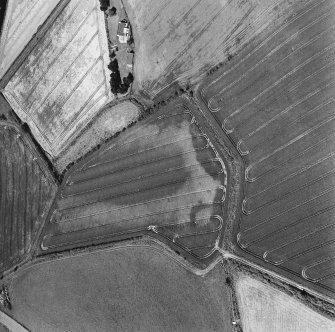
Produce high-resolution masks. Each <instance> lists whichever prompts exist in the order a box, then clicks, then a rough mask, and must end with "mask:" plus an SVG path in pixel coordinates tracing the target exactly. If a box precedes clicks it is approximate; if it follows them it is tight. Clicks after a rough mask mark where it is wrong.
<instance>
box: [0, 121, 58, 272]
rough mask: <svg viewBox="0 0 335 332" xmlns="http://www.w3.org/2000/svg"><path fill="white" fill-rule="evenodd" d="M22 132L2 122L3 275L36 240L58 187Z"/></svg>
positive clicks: (0, 258) (0, 226) (0, 246)
mask: <svg viewBox="0 0 335 332" xmlns="http://www.w3.org/2000/svg"><path fill="white" fill-rule="evenodd" d="M38 158H39V157H38V156H37V154H36V151H35V150H34V148H33V147H32V144H31V143H29V142H28V141H27V139H26V138H25V137H23V136H22V134H21V133H20V132H19V130H18V129H17V128H16V127H14V126H11V125H8V124H6V123H4V122H0V181H1V186H0V274H1V273H3V272H4V271H5V270H7V269H9V268H11V267H12V266H13V265H14V264H17V263H19V262H21V261H22V259H23V258H24V257H25V256H26V255H27V253H28V252H29V250H30V249H31V246H32V244H33V243H34V241H36V236H37V235H38V232H39V231H40V228H41V225H42V224H43V221H44V219H45V217H46V216H47V213H48V209H49V208H50V205H51V201H52V199H53V197H54V196H55V191H56V186H55V183H54V182H53V181H52V180H51V178H50V175H49V174H47V172H48V170H47V168H46V167H45V166H44V167H43V166H42V165H41V164H40V163H39V161H38Z"/></svg>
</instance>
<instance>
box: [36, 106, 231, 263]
mask: <svg viewBox="0 0 335 332" xmlns="http://www.w3.org/2000/svg"><path fill="white" fill-rule="evenodd" d="M187 107H188V105H187V104H186V103H184V102H181V101H180V103H178V102H176V103H174V104H172V105H169V106H167V108H166V109H165V110H163V111H162V112H160V113H159V114H157V115H155V116H154V117H151V118H150V119H148V121H145V122H139V123H138V124H137V125H136V126H134V127H132V128H131V129H128V130H127V131H126V132H125V133H124V134H121V135H120V136H119V137H118V138H117V139H116V140H112V141H111V142H109V143H107V144H105V145H104V146H103V147H102V149H101V150H99V151H97V152H96V153H94V154H93V155H89V156H88V157H87V158H85V159H84V160H83V161H82V162H81V163H80V164H78V165H76V166H75V167H74V168H73V169H71V170H70V173H69V174H68V177H67V178H66V179H65V180H64V182H63V185H62V188H61V190H60V193H59V196H58V199H57V202H56V204H55V206H54V210H53V212H52V216H51V219H50V221H49V223H48V225H47V228H46V229H45V233H44V239H43V241H42V250H43V251H44V252H48V251H49V252H51V251H55V250H62V249H63V250H64V249H69V248H73V247H76V246H78V245H79V246H80V245H82V246H83V245H89V244H92V243H96V242H108V241H111V240H113V239H114V240H115V239H117V238H118V237H119V236H121V235H122V236H125V237H127V236H128V237H130V236H134V235H133V234H135V233H138V234H143V233H148V231H147V228H148V226H155V227H156V231H155V232H153V231H151V232H149V234H152V235H154V236H159V237H160V238H162V239H163V240H164V239H165V240H167V241H169V243H171V244H172V245H174V246H176V247H177V248H179V249H178V250H185V251H186V252H188V253H190V254H191V255H193V256H194V257H196V258H198V259H200V260H201V259H205V258H207V257H209V256H210V255H211V254H212V253H213V252H214V246H215V243H216V242H217V241H218V240H219V238H220V235H221V232H222V230H223V229H224V225H225V223H224V220H223V205H224V201H225V192H226V184H227V175H226V168H225V165H224V163H223V161H222V160H221V159H220V157H219V156H218V155H217V152H216V151H215V150H214V149H213V147H212V146H211V145H210V141H209V139H208V137H207V136H206V135H204V133H203V132H202V131H201V129H200V127H199V126H198V124H197V123H196V122H195V121H194V115H193V114H192V112H191V111H190V109H188V108H187Z"/></svg>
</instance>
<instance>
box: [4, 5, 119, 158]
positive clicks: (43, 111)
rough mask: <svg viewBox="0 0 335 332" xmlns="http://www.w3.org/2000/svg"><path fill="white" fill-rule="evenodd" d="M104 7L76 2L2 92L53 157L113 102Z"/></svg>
mask: <svg viewBox="0 0 335 332" xmlns="http://www.w3.org/2000/svg"><path fill="white" fill-rule="evenodd" d="M99 7H100V4H99V1H98V0H83V1H79V0H71V1H70V2H69V3H68V4H67V6H66V7H65V8H64V9H63V10H62V11H61V12H60V13H59V15H58V17H57V18H56V20H55V21H54V22H53V23H52V24H51V26H50V27H49V28H48V30H47V32H46V33H45V34H44V35H43V36H41V37H40V39H39V40H38V42H37V44H36V45H35V46H34V47H33V48H32V49H31V50H30V53H29V54H27V57H26V58H25V60H24V62H23V63H22V65H21V66H20V67H19V68H18V70H17V71H16V73H15V74H14V76H13V77H11V79H10V80H9V82H8V84H7V85H6V87H5V89H4V91H3V93H4V95H5V97H6V99H7V100H8V101H9V103H10V105H11V106H12V108H13V109H14V111H15V112H16V114H17V115H18V116H19V117H20V118H21V120H22V121H24V122H27V123H28V124H29V126H30V128H31V131H32V133H33V134H34V136H35V138H36V140H37V141H38V142H39V143H40V144H41V146H42V147H43V149H44V150H46V151H47V152H48V153H49V155H50V156H51V158H53V157H56V156H58V155H59V153H60V152H61V151H63V150H64V148H66V147H67V146H68V145H69V144H70V143H71V139H74V137H75V133H78V132H80V131H81V129H82V128H83V127H85V126H86V125H87V123H89V122H90V120H91V118H92V117H94V116H95V115H96V114H97V112H98V111H99V109H100V108H101V107H102V106H103V105H105V104H106V103H107V102H108V101H111V100H112V99H113V96H112V94H111V92H110V87H109V71H108V69H107V65H108V63H109V51H108V45H107V36H106V29H105V22H104V15H103V13H102V12H101V11H100V9H99ZM70 138H71V139H70Z"/></svg>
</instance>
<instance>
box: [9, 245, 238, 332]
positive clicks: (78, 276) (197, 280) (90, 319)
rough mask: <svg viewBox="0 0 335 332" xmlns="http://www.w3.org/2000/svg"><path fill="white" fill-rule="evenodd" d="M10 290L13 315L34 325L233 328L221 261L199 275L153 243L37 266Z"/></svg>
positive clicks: (106, 328)
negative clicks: (151, 245) (210, 269)
mask: <svg viewBox="0 0 335 332" xmlns="http://www.w3.org/2000/svg"><path fill="white" fill-rule="evenodd" d="M10 293H11V297H12V304H13V309H12V311H11V313H10V314H11V315H12V316H13V317H14V318H15V319H16V320H17V321H19V322H22V323H24V324H25V326H26V327H27V328H28V329H29V330H30V331H34V332H39V331H41V332H49V331H50V332H51V331H52V332H54V331H73V332H75V331H78V332H79V331H80V332H85V331H87V332H93V331H143V332H150V331H153V332H159V331H164V332H170V331H180V332H186V331H190V332H191V331H192V332H196V331H199V332H200V331H208V332H209V331H220V332H228V331H232V325H231V321H232V318H231V300H230V297H231V294H230V292H229V288H228V287H227V285H226V284H225V274H224V272H223V270H222V267H221V266H220V265H217V266H216V268H215V269H214V270H212V271H211V272H209V273H208V274H207V275H206V276H205V277H199V276H196V275H194V274H193V273H192V272H189V271H187V270H186V269H185V268H184V267H183V266H181V265H180V264H179V263H177V262H175V261H174V260H172V259H171V258H170V257H168V256H167V255H165V253H164V252H163V251H161V250H157V249H156V248H153V247H148V246H138V245H137V246H133V247H123V248H114V249H113V250H108V251H104V252H95V253H90V254H85V255H82V256H79V257H78V256H77V257H76V256H74V257H69V258H66V259H61V260H53V261H51V262H45V263H41V264H38V265H35V266H31V267H29V268H27V269H25V270H22V271H20V272H18V274H17V276H16V277H15V279H14V280H13V281H12V283H11V285H10Z"/></svg>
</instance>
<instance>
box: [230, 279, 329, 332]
mask: <svg viewBox="0 0 335 332" xmlns="http://www.w3.org/2000/svg"><path fill="white" fill-rule="evenodd" d="M236 292H237V299H238V303H239V308H240V314H241V319H242V327H243V331H245V332H269V331H271V332H287V331H290V332H300V331H304V332H319V331H325V332H331V331H334V330H335V321H331V320H330V319H327V318H325V317H323V316H322V315H320V314H318V313H316V312H315V311H313V310H312V309H310V308H308V307H306V306H305V305H304V304H302V303H300V302H299V301H297V300H295V299H294V298H292V297H291V296H289V295H286V294H285V293H282V292H281V291H279V290H277V289H275V288H273V287H271V286H270V285H268V284H264V283H262V282H260V281H258V280H255V279H252V278H251V277H248V276H244V275H241V276H239V278H237V282H236Z"/></svg>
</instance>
